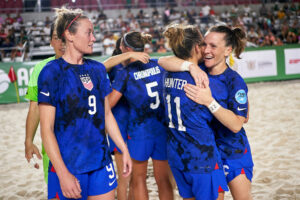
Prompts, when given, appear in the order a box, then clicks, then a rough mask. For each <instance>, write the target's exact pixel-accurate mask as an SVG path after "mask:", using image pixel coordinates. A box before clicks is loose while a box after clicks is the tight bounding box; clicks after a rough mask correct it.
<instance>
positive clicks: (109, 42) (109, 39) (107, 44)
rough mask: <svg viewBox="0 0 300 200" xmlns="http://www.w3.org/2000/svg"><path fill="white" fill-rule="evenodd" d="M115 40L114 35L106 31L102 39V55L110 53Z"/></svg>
mask: <svg viewBox="0 0 300 200" xmlns="http://www.w3.org/2000/svg"><path fill="white" fill-rule="evenodd" d="M115 45H116V41H115V40H114V35H113V34H112V33H108V34H107V35H106V38H105V39H104V40H103V47H104V55H112V53H113V51H114V49H115Z"/></svg>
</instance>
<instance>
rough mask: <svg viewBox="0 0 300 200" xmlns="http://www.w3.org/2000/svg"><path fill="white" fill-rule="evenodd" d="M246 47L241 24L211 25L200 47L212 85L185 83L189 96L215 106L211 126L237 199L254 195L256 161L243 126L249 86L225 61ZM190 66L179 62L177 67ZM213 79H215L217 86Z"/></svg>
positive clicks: (167, 62) (164, 60)
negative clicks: (254, 167) (200, 85)
mask: <svg viewBox="0 0 300 200" xmlns="http://www.w3.org/2000/svg"><path fill="white" fill-rule="evenodd" d="M244 47H245V33H244V31H242V30H241V29H240V28H234V29H231V28H229V27H227V26H215V27H212V28H210V29H209V31H208V32H207V33H206V34H205V37H204V43H203V45H202V50H201V52H202V54H203V59H204V64H205V68H203V69H204V70H205V71H206V72H207V74H208V77H209V81H210V84H209V86H208V84H205V85H206V86H205V87H204V88H200V87H197V86H194V85H191V84H187V85H186V86H185V91H186V93H187V96H188V97H189V98H191V99H192V100H193V101H196V102H197V103H199V104H202V105H205V106H206V107H208V108H211V110H212V114H213V115H214V117H215V120H214V123H212V126H213V128H214V130H215V132H216V143H217V146H218V149H219V151H220V153H221V157H222V160H223V164H224V166H223V167H224V170H225V174H226V179H227V183H228V186H229V188H230V191H231V194H232V196H233V198H234V199H252V197H251V180H252V172H253V161H252V156H251V150H250V145H249V142H248V139H247V136H246V133H245V130H244V128H243V124H244V123H245V122H246V119H247V111H248V98H247V92H248V89H247V85H246V84H245V82H244V80H243V79H242V77H241V76H240V75H239V74H238V73H237V72H235V71H233V70H232V69H230V68H229V67H228V65H227V64H226V58H227V57H228V56H229V55H230V53H231V52H232V51H234V53H235V56H236V57H237V58H239V56H240V54H241V53H242V51H243V50H244ZM171 61H172V60H171V59H170V58H162V59H161V60H160V64H161V65H162V66H164V67H166V68H167V69H168V70H169V69H171V66H173V64H174V62H173V61H172V62H171ZM176 63H178V64H179V66H180V64H181V63H183V61H178V60H176ZM189 67H190V68H193V67H194V66H193V65H189ZM187 68H188V67H184V68H180V67H178V66H177V69H176V70H177V71H179V70H180V69H187ZM173 70H174V67H173ZM192 71H194V70H192ZM195 76H196V75H194V77H195ZM211 83H216V86H215V87H214V84H211ZM214 88H216V89H214ZM211 93H212V94H211Z"/></svg>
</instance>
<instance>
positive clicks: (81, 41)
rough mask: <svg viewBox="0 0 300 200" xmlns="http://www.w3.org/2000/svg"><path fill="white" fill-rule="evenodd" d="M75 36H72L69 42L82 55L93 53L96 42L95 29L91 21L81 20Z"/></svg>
mask: <svg viewBox="0 0 300 200" xmlns="http://www.w3.org/2000/svg"><path fill="white" fill-rule="evenodd" d="M78 23H79V24H78V27H77V31H76V33H75V34H72V33H71V34H70V37H69V40H70V41H72V43H73V47H74V49H75V50H77V51H78V52H79V53H81V54H91V53H93V44H94V42H95V41H96V39H95V36H94V27H93V24H92V22H91V21H90V20H89V19H87V18H86V19H80V20H79V21H78Z"/></svg>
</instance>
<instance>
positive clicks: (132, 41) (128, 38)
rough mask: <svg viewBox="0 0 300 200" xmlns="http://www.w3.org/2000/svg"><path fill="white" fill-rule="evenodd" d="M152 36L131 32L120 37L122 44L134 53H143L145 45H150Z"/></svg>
mask: <svg viewBox="0 0 300 200" xmlns="http://www.w3.org/2000/svg"><path fill="white" fill-rule="evenodd" d="M151 40H152V36H151V35H150V34H144V33H141V32H137V31H133V32H129V33H126V34H125V35H124V36H123V37H122V44H123V45H124V46H126V47H129V48H131V49H132V50H134V51H139V52H143V51H144V46H145V44H146V43H150V42H151Z"/></svg>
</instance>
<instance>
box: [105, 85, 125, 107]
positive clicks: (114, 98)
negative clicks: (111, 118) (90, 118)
mask: <svg viewBox="0 0 300 200" xmlns="http://www.w3.org/2000/svg"><path fill="white" fill-rule="evenodd" d="M122 96H123V94H122V93H121V92H119V91H117V90H115V89H113V91H112V92H111V93H110V94H109V95H108V102H109V105H110V108H113V107H115V105H116V104H117V103H118V101H119V100H120V99H121V97H122Z"/></svg>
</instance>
